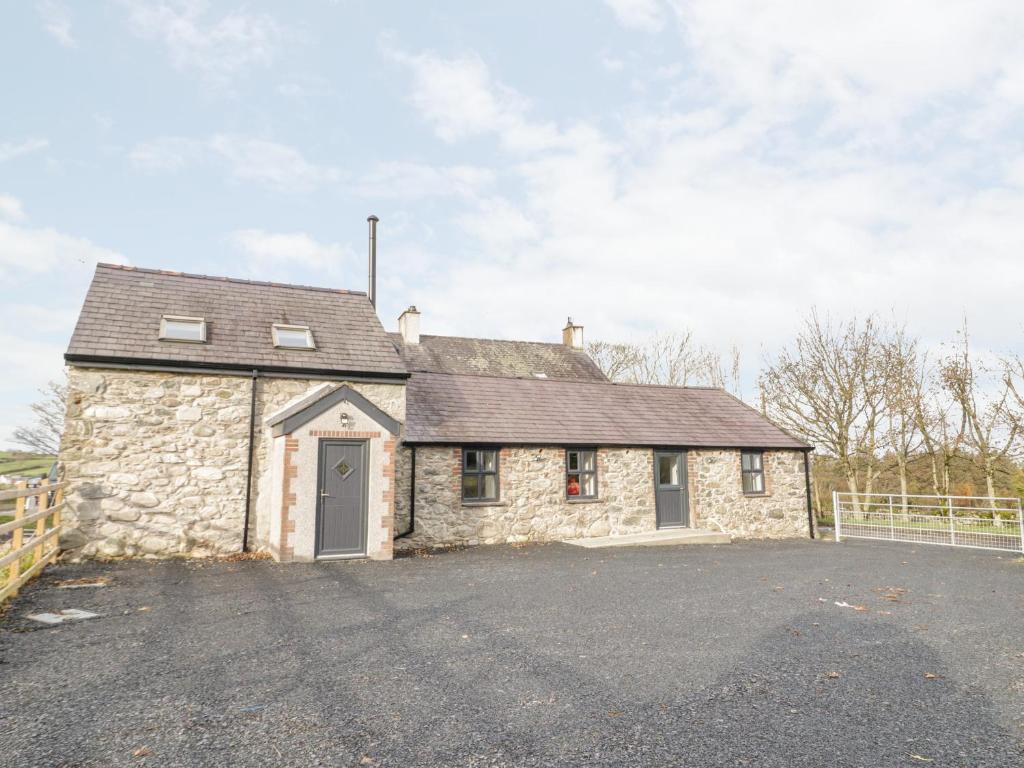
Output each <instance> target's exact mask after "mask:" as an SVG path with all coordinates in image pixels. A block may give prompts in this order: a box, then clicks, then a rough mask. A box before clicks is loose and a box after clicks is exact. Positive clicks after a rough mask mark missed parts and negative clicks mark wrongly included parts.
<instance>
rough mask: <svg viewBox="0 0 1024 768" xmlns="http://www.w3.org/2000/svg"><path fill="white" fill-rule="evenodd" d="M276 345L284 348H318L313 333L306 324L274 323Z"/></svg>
mask: <svg viewBox="0 0 1024 768" xmlns="http://www.w3.org/2000/svg"><path fill="white" fill-rule="evenodd" d="M273 330H274V346H275V347H282V348H284V349H316V344H314V343H313V334H312V332H311V331H310V330H309V327H308V326H305V325H279V324H277V323H274V325H273Z"/></svg>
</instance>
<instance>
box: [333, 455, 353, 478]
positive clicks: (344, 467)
mask: <svg viewBox="0 0 1024 768" xmlns="http://www.w3.org/2000/svg"><path fill="white" fill-rule="evenodd" d="M333 469H334V471H335V472H337V473H338V475H340V476H341V479H342V480H347V479H348V476H349V475H351V474H352V473H353V472H354V471H355V469H354V468H353V467H352V465H351V464H349V463H348V462H347V461H345V460H344V459H342V460H341V461H339V462H338V463H337V464H335V465H334V467H333Z"/></svg>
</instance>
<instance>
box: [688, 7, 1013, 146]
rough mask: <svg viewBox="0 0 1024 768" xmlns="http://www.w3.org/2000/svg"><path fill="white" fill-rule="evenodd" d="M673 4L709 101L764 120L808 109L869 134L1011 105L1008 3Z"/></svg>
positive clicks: (1010, 13)
mask: <svg viewBox="0 0 1024 768" xmlns="http://www.w3.org/2000/svg"><path fill="white" fill-rule="evenodd" d="M673 6H674V10H675V14H676V17H677V19H678V22H679V30H680V33H681V35H682V36H683V40H684V41H685V43H686V45H687V46H688V48H689V50H690V52H691V53H692V59H693V62H694V65H695V67H696V68H697V69H698V71H699V72H700V73H701V76H702V77H703V79H704V81H705V82H707V83H709V84H711V85H712V87H713V88H714V89H715V96H716V97H717V98H719V99H722V100H727V101H729V102H732V103H734V104H739V105H741V106H744V107H749V108H755V109H759V110H762V111H764V112H765V113H768V114H774V115H777V114H779V113H781V114H782V115H783V116H784V117H788V116H789V115H790V114H791V112H792V110H794V109H801V108H806V107H808V106H809V105H812V106H815V107H817V108H819V109H820V108H824V109H826V110H828V111H829V117H830V118H831V120H832V121H833V123H832V125H831V127H837V128H841V129H845V130H849V129H851V128H854V129H859V128H863V127H865V126H869V127H871V128H874V129H877V127H878V126H879V125H881V124H884V123H886V122H887V121H891V120H894V119H899V118H902V117H905V116H907V115H909V114H912V113H914V112H916V111H928V112H932V113H935V112H942V111H945V112H946V113H947V114H949V113H950V112H960V111H962V110H963V109H964V108H965V107H966V108H970V107H971V106H972V105H973V104H977V103H979V102H997V101H1000V100H1005V99H1006V98H1007V97H1008V96H1011V95H1012V98H1013V99H1014V101H1015V102H1016V101H1019V97H1020V95H1021V92H1022V90H1024V89H1022V87H1021V86H1022V85H1024V81H1022V79H1021V78H1020V76H1019V72H1020V70H1021V66H1022V65H1024V50H1022V49H1021V47H1020V45H1019V37H1020V30H1021V28H1022V26H1024V6H1021V5H1020V4H1019V3H1012V2H1004V1H1003V0H979V1H978V2H976V3H971V4H970V5H963V4H959V3H955V2H941V3H936V4H934V5H932V6H926V9H925V8H922V6H921V5H920V4H919V3H914V2H906V1H904V2H896V3H894V2H888V1H887V0H865V2H861V3H858V4H856V6H853V5H845V4H841V3H840V4H836V3H805V2H801V0H782V1H781V2H774V3H761V2H757V1H756V0H741V1H740V2H731V3H721V2H715V0H690V1H688V2H682V1H681V0H677V1H676V2H674V3H673ZM897 40H898V41H899V43H898V44H894V41H897ZM1002 89H1006V90H1005V91H1004V90H1002ZM1010 91H1012V92H1014V93H1013V94H1011V93H1009V92H1010Z"/></svg>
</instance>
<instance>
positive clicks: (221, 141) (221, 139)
mask: <svg viewBox="0 0 1024 768" xmlns="http://www.w3.org/2000/svg"><path fill="white" fill-rule="evenodd" d="M209 147H210V149H211V150H212V151H213V152H215V153H216V154H218V155H219V156H220V157H222V158H223V159H224V160H226V161H227V163H228V166H229V168H230V170H231V174H232V176H234V177H235V178H236V179H238V180H239V181H254V182H257V183H259V184H263V185H266V186H269V187H275V188H277V189H281V190H285V191H294V192H303V191H310V190H312V189H315V188H316V187H318V186H320V185H321V184H326V183H329V182H333V181H337V180H338V179H339V178H340V173H339V172H338V170H337V169H336V168H330V167H325V166H318V165H313V164H312V163H310V162H308V161H307V160H306V159H305V158H304V157H303V156H302V153H301V152H299V151H298V150H297V149H295V148H294V147H289V146H287V145H285V144H278V143H276V142H273V141H266V140H263V139H253V138H249V137H246V136H235V135H225V134H221V135H218V136H214V137H213V138H212V139H210V142H209Z"/></svg>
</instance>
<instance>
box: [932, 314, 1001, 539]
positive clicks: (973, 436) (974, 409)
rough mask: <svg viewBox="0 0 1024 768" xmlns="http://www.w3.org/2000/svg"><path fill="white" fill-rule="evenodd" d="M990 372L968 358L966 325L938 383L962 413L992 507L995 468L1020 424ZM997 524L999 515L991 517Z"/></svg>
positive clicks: (997, 380)
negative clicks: (940, 382)
mask: <svg viewBox="0 0 1024 768" xmlns="http://www.w3.org/2000/svg"><path fill="white" fill-rule="evenodd" d="M991 374H992V371H991V370H990V369H989V368H987V367H986V366H985V365H983V364H980V363H979V362H977V361H976V360H975V359H974V358H972V356H971V349H970V341H969V337H968V334H967V324H966V323H964V329H963V331H962V332H961V333H960V339H959V341H958V343H957V346H956V348H955V349H954V351H953V353H952V354H950V355H949V356H948V357H947V358H946V359H945V360H944V361H943V364H942V381H943V384H944V385H945V387H946V389H947V390H948V392H949V394H950V396H951V397H952V398H953V399H954V400H955V401H956V403H957V405H958V406H959V407H960V409H961V410H962V411H963V415H964V421H965V423H966V426H967V429H966V434H967V439H968V441H969V442H970V444H971V447H972V448H973V449H974V453H975V459H976V461H977V462H978V463H979V465H980V467H981V470H982V473H983V474H984V477H985V490H986V492H987V494H988V498H989V503H990V504H991V505H992V506H993V507H995V496H996V489H995V476H996V466H997V464H998V463H999V462H1000V460H1002V459H1005V458H1007V457H1008V456H1009V455H1010V453H1011V451H1012V450H1013V449H1014V447H1015V446H1016V444H1017V435H1018V434H1019V429H1020V424H1019V423H1018V421H1017V420H1016V419H1015V418H1014V416H1013V412H1012V403H1013V389H1012V387H1011V385H1010V382H1009V381H1008V380H1007V378H1006V376H1005V375H1003V376H999V377H993V376H992V375H991ZM994 518H995V521H996V523H997V524H999V516H998V515H994Z"/></svg>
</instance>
